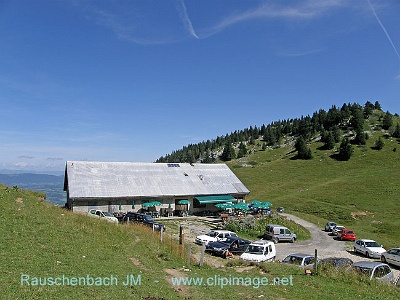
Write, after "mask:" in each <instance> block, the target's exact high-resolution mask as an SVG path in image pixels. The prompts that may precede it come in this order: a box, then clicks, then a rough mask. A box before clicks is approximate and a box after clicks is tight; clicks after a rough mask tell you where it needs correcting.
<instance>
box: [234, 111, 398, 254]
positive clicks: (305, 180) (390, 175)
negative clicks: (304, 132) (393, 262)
mask: <svg viewBox="0 0 400 300" xmlns="http://www.w3.org/2000/svg"><path fill="white" fill-rule="evenodd" d="M396 120H397V121H398V119H396ZM374 122H376V120H373V119H372V120H371V123H372V124H374ZM372 124H371V125H372ZM367 128H368V127H367ZM379 136H381V137H382V139H383V141H384V143H385V146H384V147H383V149H382V150H375V149H374V144H375V141H376V140H377V139H378V137H379ZM292 145H293V143H292V144H289V143H287V144H286V146H282V147H280V148H277V149H274V150H266V151H255V152H254V153H253V154H251V155H250V156H248V157H246V158H244V159H241V160H234V161H231V162H229V163H228V165H229V166H230V167H231V168H232V169H233V170H234V172H235V173H236V174H237V176H238V177H239V178H240V179H241V180H242V182H243V183H244V184H245V185H246V186H247V187H248V188H249V190H250V191H251V193H250V195H249V197H248V199H259V200H267V201H270V202H272V203H273V204H274V206H275V207H278V206H284V207H285V208H286V209H287V211H290V212H291V213H294V214H297V215H299V216H302V217H304V218H306V219H309V220H311V221H312V222H314V223H320V224H321V225H322V224H323V223H325V222H327V221H335V222H338V223H341V224H342V225H346V226H348V227H350V228H352V229H354V230H355V231H356V233H357V234H358V236H359V237H360V238H373V239H376V240H377V241H379V242H380V243H382V244H384V245H385V247H394V246H396V247H398V246H399V245H400V219H399V215H400V206H399V202H398V200H399V195H400V184H399V179H400V141H399V140H398V139H394V138H388V137H387V133H386V132H384V131H370V132H369V139H368V140H367V144H366V145H365V146H354V154H353V156H352V157H351V159H350V160H348V161H338V160H336V159H335V158H334V157H335V154H336V153H337V152H336V150H323V149H322V148H323V144H322V143H321V142H317V141H313V142H312V143H311V144H310V148H311V150H312V154H313V159H311V160H299V159H296V154H297V153H296V152H295V151H294V147H293V146H292ZM337 146H338V145H337ZM397 148H399V149H397Z"/></svg>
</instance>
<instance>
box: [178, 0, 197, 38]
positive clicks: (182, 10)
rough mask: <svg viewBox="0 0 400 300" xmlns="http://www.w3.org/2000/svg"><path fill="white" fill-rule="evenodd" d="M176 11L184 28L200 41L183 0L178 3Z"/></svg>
mask: <svg viewBox="0 0 400 300" xmlns="http://www.w3.org/2000/svg"><path fill="white" fill-rule="evenodd" d="M176 9H177V11H178V13H179V17H180V18H181V21H182V22H183V26H184V27H185V29H186V31H187V32H188V33H189V34H190V35H191V36H193V37H195V38H196V39H199V37H198V35H197V33H196V31H195V30H194V28H193V25H192V21H190V18H189V15H188V12H187V9H186V5H185V2H184V1H183V0H178V1H176Z"/></svg>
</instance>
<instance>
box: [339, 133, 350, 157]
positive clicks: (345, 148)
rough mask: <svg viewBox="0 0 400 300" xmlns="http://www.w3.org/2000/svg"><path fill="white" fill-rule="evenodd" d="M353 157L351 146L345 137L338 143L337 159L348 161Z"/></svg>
mask: <svg viewBox="0 0 400 300" xmlns="http://www.w3.org/2000/svg"><path fill="white" fill-rule="evenodd" d="M352 155H353V146H352V145H351V144H350V142H349V140H348V139H347V138H346V137H345V138H343V140H342V142H341V143H340V150H339V157H340V159H342V160H349V159H350V157H351V156H352Z"/></svg>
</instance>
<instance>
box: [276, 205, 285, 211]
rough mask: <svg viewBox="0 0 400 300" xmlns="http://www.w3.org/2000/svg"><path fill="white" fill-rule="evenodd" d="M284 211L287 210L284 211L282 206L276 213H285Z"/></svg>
mask: <svg viewBox="0 0 400 300" xmlns="http://www.w3.org/2000/svg"><path fill="white" fill-rule="evenodd" d="M284 210H285V209H284V208H283V207H282V206H279V207H278V208H277V209H276V211H277V212H278V213H283V212H284Z"/></svg>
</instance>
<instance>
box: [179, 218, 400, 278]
mask: <svg viewBox="0 0 400 300" xmlns="http://www.w3.org/2000/svg"><path fill="white" fill-rule="evenodd" d="M281 215H282V216H284V217H286V218H287V219H290V220H292V221H294V222H295V223H297V224H299V225H301V226H303V227H305V228H306V229H307V230H308V231H310V234H311V239H309V240H307V241H300V242H295V243H278V244H276V245H275V246H276V252H277V257H276V259H277V260H278V261H281V260H283V259H284V258H285V257H286V256H287V255H289V254H292V253H305V254H310V255H314V252H315V249H317V254H318V258H320V259H321V258H326V257H347V258H350V259H351V260H353V261H354V262H356V261H373V260H372V259H368V258H366V257H364V256H362V255H360V254H355V253H354V252H353V242H344V241H340V240H336V239H334V237H333V236H331V235H329V233H328V232H325V231H324V230H323V228H322V227H318V226H317V225H315V224H312V223H310V222H307V221H305V220H303V219H301V218H299V217H296V216H293V215H290V214H285V213H282V214H281ZM202 219H203V220H202ZM204 220H207V221H209V222H210V221H211V222H212V223H214V224H217V223H219V221H220V220H219V219H218V218H207V217H200V218H194V217H193V218H187V219H184V220H183V219H180V222H179V223H180V224H181V225H183V226H184V227H186V228H188V229H190V233H189V234H188V235H187V240H188V241H193V240H194V238H195V237H196V236H197V235H200V234H205V233H207V232H209V231H210V228H211V226H210V225H209V224H205V223H204ZM202 221H203V222H202ZM194 247H197V248H198V249H197V251H194V252H197V254H198V253H199V250H200V246H197V245H195V246H194ZM194 250H196V249H194ZM205 261H206V262H208V263H209V264H211V265H214V266H216V267H223V266H224V264H225V263H226V260H223V259H222V258H218V257H213V256H210V255H206V256H205ZM375 261H379V260H378V259H375ZM391 268H392V269H393V271H394V275H395V278H397V277H398V276H400V268H398V267H395V266H391Z"/></svg>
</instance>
